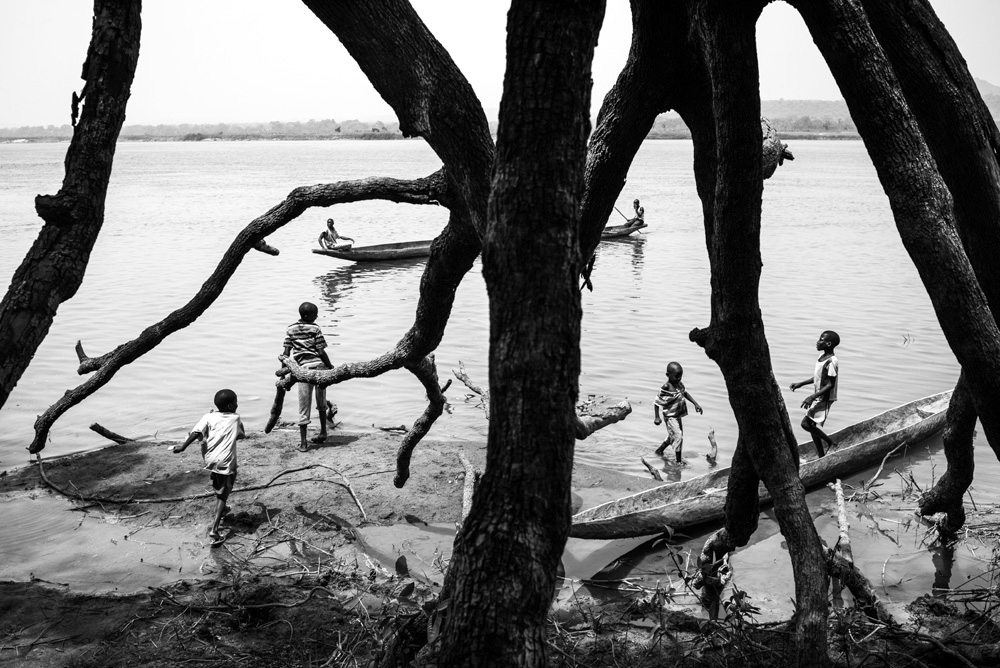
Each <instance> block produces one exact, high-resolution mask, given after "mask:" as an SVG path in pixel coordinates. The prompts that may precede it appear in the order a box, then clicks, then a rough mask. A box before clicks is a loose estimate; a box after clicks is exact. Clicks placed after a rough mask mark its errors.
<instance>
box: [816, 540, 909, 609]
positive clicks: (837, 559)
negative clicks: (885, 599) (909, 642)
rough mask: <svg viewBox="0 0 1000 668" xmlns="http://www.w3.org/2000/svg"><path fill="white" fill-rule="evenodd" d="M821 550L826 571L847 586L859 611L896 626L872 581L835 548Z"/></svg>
mask: <svg viewBox="0 0 1000 668" xmlns="http://www.w3.org/2000/svg"><path fill="white" fill-rule="evenodd" d="M823 552H824V555H825V558H826V569H827V571H828V572H829V573H830V575H831V576H832V577H836V578H838V579H839V580H840V581H841V582H842V583H843V584H844V585H846V586H847V588H848V589H849V590H850V591H851V594H852V595H853V596H854V600H855V601H856V602H857V604H858V607H859V608H860V609H861V611H862V612H864V613H865V614H866V615H868V616H869V617H871V618H873V619H877V620H878V621H880V622H882V623H883V624H887V625H889V626H896V620H895V619H893V617H892V615H891V614H889V611H888V610H886V608H885V605H884V604H883V603H882V601H881V600H879V597H878V594H876V593H875V588H874V587H872V583H871V582H869V581H868V578H866V577H865V575H864V573H862V572H861V571H860V570H858V568H857V566H855V565H854V564H852V563H851V562H850V561H848V560H847V559H845V558H844V557H842V556H840V555H839V554H837V552H836V550H834V549H832V548H825V549H824V551H823Z"/></svg>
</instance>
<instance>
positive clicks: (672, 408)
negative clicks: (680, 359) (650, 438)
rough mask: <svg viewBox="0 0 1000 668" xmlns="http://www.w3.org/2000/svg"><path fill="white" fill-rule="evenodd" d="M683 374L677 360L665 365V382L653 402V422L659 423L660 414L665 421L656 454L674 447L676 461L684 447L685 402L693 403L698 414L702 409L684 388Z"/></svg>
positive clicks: (678, 460)
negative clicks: (665, 434)
mask: <svg viewBox="0 0 1000 668" xmlns="http://www.w3.org/2000/svg"><path fill="white" fill-rule="evenodd" d="M683 376H684V369H683V368H682V367H681V365H680V364H678V363H677V362H671V363H670V364H668V365H667V382H665V383H664V384H663V385H662V386H660V392H659V394H657V395H656V400H655V401H654V402H653V424H660V414H661V413H662V415H663V421H664V422H666V423H667V438H666V440H664V441H663V443H661V444H660V447H658V448H657V449H656V454H658V455H662V454H663V452H664V451H665V450H666V449H667V448H668V447H671V446H672V447H673V448H674V455H675V457H676V459H677V462H678V463H680V461H681V449H682V448H683V447H684V425H683V424H682V422H681V418H683V417H684V416H685V415H687V412H688V409H687V402H689V401H690V402H691V403H692V404H694V409H695V411H697V412H698V413H699V414H701V413H702V412H703V411H702V410H701V406H700V405H698V402H697V401H695V400H694V398H693V397H692V396H691V395H690V394H688V392H687V390H686V389H685V388H684V383H682V382H681V378H682V377H683Z"/></svg>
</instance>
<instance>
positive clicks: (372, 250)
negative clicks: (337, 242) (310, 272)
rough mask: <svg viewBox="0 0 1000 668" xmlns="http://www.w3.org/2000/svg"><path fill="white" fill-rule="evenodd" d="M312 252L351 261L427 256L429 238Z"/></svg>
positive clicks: (429, 249)
mask: <svg viewBox="0 0 1000 668" xmlns="http://www.w3.org/2000/svg"><path fill="white" fill-rule="evenodd" d="M312 252H313V253H316V254H318V255H326V256H329V257H335V258H339V259H341V260H351V261H352V262H385V261H387V260H406V259H409V258H413V257H427V256H428V255H430V254H431V240H430V239H427V240H423V241H401V242H399V243H395V244H376V245H374V246H352V247H350V248H314V249H312Z"/></svg>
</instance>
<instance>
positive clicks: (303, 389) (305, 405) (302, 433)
mask: <svg viewBox="0 0 1000 668" xmlns="http://www.w3.org/2000/svg"><path fill="white" fill-rule="evenodd" d="M298 386H299V450H302V451H305V450H308V449H309V443H308V442H307V441H306V428H307V427H308V426H309V413H310V407H311V406H312V393H313V386H312V385H310V384H309V383H298Z"/></svg>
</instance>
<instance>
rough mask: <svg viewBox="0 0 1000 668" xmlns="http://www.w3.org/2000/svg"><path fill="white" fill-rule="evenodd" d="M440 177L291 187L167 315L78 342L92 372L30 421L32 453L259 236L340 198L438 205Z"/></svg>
mask: <svg viewBox="0 0 1000 668" xmlns="http://www.w3.org/2000/svg"><path fill="white" fill-rule="evenodd" d="M444 191H445V181H444V177H443V173H442V171H440V170H439V171H437V172H435V173H434V174H432V175H430V176H428V177H425V178H422V179H415V180H399V179H391V178H368V179H360V180H356V181H342V182H340V183H333V184H325V185H315V186H304V187H300V188H296V189H295V190H293V191H292V192H291V193H289V195H288V197H287V198H285V200H284V201H283V202H281V203H280V204H278V205H277V206H275V207H273V208H272V209H271V210H270V211H268V212H267V213H265V214H264V215H262V216H260V217H258V218H256V219H255V220H253V221H252V222H251V223H250V224H249V225H247V226H246V227H245V228H243V230H242V231H241V232H240V233H239V234H237V235H236V238H235V239H234V240H233V242H232V243H231V244H230V245H229V248H228V249H227V250H226V252H225V254H224V255H223V256H222V259H221V260H220V261H219V264H218V265H217V266H216V268H215V271H213V272H212V274H211V276H209V278H208V280H206V281H205V283H204V284H203V285H202V287H201V289H200V290H198V292H197V293H196V294H195V296H194V297H193V298H191V300H190V301H188V303H187V304H185V305H184V306H182V307H181V308H179V309H177V310H176V311H174V312H172V313H171V314H169V315H168V316H167V317H166V318H164V319H163V320H161V321H160V322H158V323H156V324H154V325H151V326H149V327H147V328H146V329H144V330H143V331H142V333H140V334H139V336H138V337H137V338H135V339H133V340H132V341H129V342H128V343H124V344H122V345H120V346H118V347H117V348H115V349H114V350H112V351H111V352H110V353H106V354H105V355H102V356H100V357H96V358H90V357H86V355H85V354H84V353H83V346H82V344H80V343H78V344H77V355H78V356H80V355H83V358H81V363H80V367H79V368H78V369H77V372H78V373H80V374H85V373H88V372H94V375H93V376H91V378H90V379H89V380H87V382H85V383H83V384H82V385H79V386H77V387H76V388H74V389H72V390H69V391H67V392H66V393H65V394H64V395H63V396H62V397H61V398H60V399H59V400H58V401H57V402H56V403H54V404H52V406H50V407H49V408H48V409H47V410H46V411H45V412H44V413H43V414H42V415H40V416H39V417H38V419H37V420H35V439H34V440H33V441H32V443H31V445H30V446H29V448H28V451H29V452H31V453H36V452H40V451H41V450H42V449H43V448H44V447H45V441H46V439H47V437H48V433H49V430H50V429H51V427H52V424H53V423H55V421H56V420H57V419H59V417H60V416H61V415H62V414H63V413H65V412H66V411H67V410H69V409H70V408H72V407H73V406H75V405H76V404H78V403H80V402H81V401H83V400H84V399H86V398H87V397H89V396H90V395H91V394H93V393H94V392H96V391H97V390H98V389H100V388H101V387H103V386H104V385H106V384H107V383H108V382H109V381H110V380H111V379H112V378H113V377H114V375H115V374H116V373H117V372H118V370H119V369H120V368H121V367H123V366H125V365H127V364H131V363H132V362H134V361H135V360H137V359H138V358H139V357H141V356H142V355H144V354H146V353H148V352H149V351H150V350H152V349H153V348H155V347H156V346H157V345H158V344H159V343H160V342H161V341H163V340H164V339H165V338H166V337H167V336H169V335H170V334H173V333H174V332H176V331H178V330H180V329H183V328H184V327H187V326H188V325H190V324H191V323H192V322H194V321H195V320H197V319H198V317H199V316H201V314H202V313H204V312H205V310H206V309H207V308H208V307H209V306H211V305H212V304H213V303H214V302H215V300H216V299H217V298H218V297H219V295H220V294H222V290H223V288H225V286H226V284H227V283H228V282H229V279H230V278H231V277H232V275H233V274H234V273H235V272H236V269H237V268H238V267H239V266H240V264H241V263H242V261H243V258H244V256H246V254H247V253H248V252H249V251H250V250H251V249H254V248H259V247H261V244H262V243H264V238H265V237H266V236H267V235H269V234H271V233H272V232H274V231H276V230H278V229H280V228H281V227H283V226H285V225H287V224H288V223H290V222H292V221H293V220H295V219H296V218H298V217H299V216H300V215H302V214H303V213H304V212H305V211H307V210H308V209H310V208H312V207H327V206H332V205H334V204H341V203H345V202H357V201H361V200H370V199H384V200H389V201H393V202H406V203H411V204H438V203H440V202H441V201H442V200H444V199H445V195H444Z"/></svg>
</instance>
